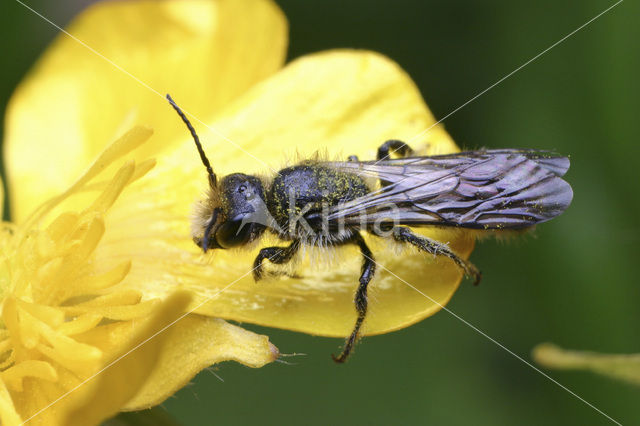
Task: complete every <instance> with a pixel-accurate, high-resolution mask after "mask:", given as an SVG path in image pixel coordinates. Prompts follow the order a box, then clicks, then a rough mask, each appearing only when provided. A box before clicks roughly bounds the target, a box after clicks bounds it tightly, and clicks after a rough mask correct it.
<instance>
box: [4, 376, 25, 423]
mask: <svg viewBox="0 0 640 426" xmlns="http://www.w3.org/2000/svg"><path fill="white" fill-rule="evenodd" d="M0 423H2V424H3V425H4V426H17V425H21V424H22V419H21V418H20V414H18V411H17V410H16V407H15V406H14V405H13V401H12V399H11V395H10V394H9V390H8V389H7V387H6V385H5V384H4V382H3V381H2V380H0Z"/></svg>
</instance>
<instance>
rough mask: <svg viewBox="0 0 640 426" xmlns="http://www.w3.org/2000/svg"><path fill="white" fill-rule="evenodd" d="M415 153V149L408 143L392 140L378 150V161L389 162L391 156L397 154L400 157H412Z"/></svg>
mask: <svg viewBox="0 0 640 426" xmlns="http://www.w3.org/2000/svg"><path fill="white" fill-rule="evenodd" d="M389 150H391V152H389ZM413 153H414V151H413V149H411V147H410V146H409V145H407V144H406V143H404V142H402V141H399V140H397V139H390V140H388V141H386V142H385V143H383V144H382V145H380V148H378V156H377V160H378V161H381V160H388V159H389V158H391V154H397V155H398V156H400V157H410V156H412V155H413Z"/></svg>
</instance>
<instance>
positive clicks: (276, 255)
mask: <svg viewBox="0 0 640 426" xmlns="http://www.w3.org/2000/svg"><path fill="white" fill-rule="evenodd" d="M299 249H300V241H299V240H294V241H293V242H292V243H291V244H289V245H288V246H287V247H265V248H263V249H261V250H260V252H259V253H258V256H256V259H255V260H254V261H253V279H254V280H255V281H256V282H258V281H260V280H261V279H262V278H263V277H264V267H263V265H262V261H263V260H265V259H266V260H268V261H269V262H271V263H274V264H276V265H283V264H285V263H288V262H289V261H291V259H293V256H295V254H296V253H297V252H298V250H299Z"/></svg>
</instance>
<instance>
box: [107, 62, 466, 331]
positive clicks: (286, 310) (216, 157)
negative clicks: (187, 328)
mask: <svg viewBox="0 0 640 426" xmlns="http://www.w3.org/2000/svg"><path fill="white" fill-rule="evenodd" d="M174 120H175V121H176V125H178V126H180V125H181V123H180V122H179V120H178V118H177V117H175V119H174ZM434 123H435V120H434V118H433V116H432V115H431V113H430V112H429V110H428V109H427V107H426V105H425V104H424V102H423V100H422V98H421V96H420V93H419V92H418V90H417V89H416V87H415V85H414V84H413V82H412V81H411V79H410V78H409V77H408V76H407V75H406V74H405V73H404V72H403V71H402V70H401V69H400V68H399V67H398V66H397V65H396V64H394V63H393V62H391V61H390V60H388V59H387V58H385V57H382V56H380V55H378V54H375V53H370V52H361V51H332V52H326V53H321V54H316V55H312V56H307V57H304V58H302V59H299V60H297V61H294V62H293V63H291V64H290V65H288V66H287V67H286V68H284V69H283V70H282V71H281V72H280V73H278V74H277V75H275V76H273V77H272V78H270V79H267V80H265V81H264V82H262V83H260V84H259V85H257V86H255V87H254V88H253V89H251V90H250V91H249V92H248V93H247V94H246V95H245V96H243V97H242V98H241V99H239V100H238V101H237V103H236V104H235V105H234V106H233V107H232V108H231V109H230V110H228V111H227V112H225V115H224V116H223V117H222V118H221V119H220V120H219V121H217V122H215V123H214V126H216V128H219V129H223V130H224V132H225V134H228V135H230V136H231V137H232V139H233V140H235V141H238V143H241V144H242V146H243V147H244V148H245V149H246V150H248V151H249V152H250V153H251V154H253V155H254V156H256V157H257V158H260V159H262V160H263V161H265V162H266V163H267V164H268V166H269V167H271V168H274V169H279V168H281V167H282V166H284V165H285V164H284V162H285V160H286V158H287V156H289V158H293V157H294V156H295V155H294V154H295V152H296V151H298V152H300V153H301V154H302V155H303V156H306V155H310V154H311V153H313V152H314V151H316V150H326V151H327V152H328V156H329V157H330V158H343V159H344V158H346V156H347V155H350V154H357V155H359V156H360V158H361V159H371V158H374V156H375V150H376V149H377V147H378V146H379V145H380V144H381V143H382V142H383V141H384V140H386V139H389V138H398V139H405V140H408V139H410V138H411V137H412V136H414V135H416V134H418V133H420V132H421V131H422V130H424V129H426V128H428V127H430V126H431V125H433V124H434ZM189 139H190V136H189V135H188V134H187V132H186V131H185V135H184V139H183V140H184V146H180V147H179V148H178V149H176V151H175V152H173V153H171V154H170V155H167V156H163V157H162V158H160V159H159V161H158V167H157V168H156V169H154V170H153V171H151V172H150V175H149V176H148V179H144V182H143V181H140V185H139V186H136V188H137V189H136V190H133V189H132V191H130V192H127V193H125V194H123V197H122V199H121V202H120V203H119V204H117V205H115V206H114V208H113V211H112V213H113V216H112V217H113V218H114V220H113V221H112V222H111V223H110V225H109V227H108V229H109V233H108V234H107V235H105V241H110V240H111V239H113V240H114V241H119V240H121V239H122V238H128V239H129V240H130V241H131V242H130V244H127V246H126V247H118V250H119V251H118V253H116V252H115V251H113V250H112V249H110V248H109V247H110V246H112V244H106V245H105V246H104V247H102V248H101V249H100V250H101V251H100V255H101V256H102V257H103V258H105V259H108V258H110V257H116V256H119V255H122V254H123V253H121V252H120V250H123V249H124V250H127V251H128V252H130V253H131V255H135V254H139V253H144V256H142V257H140V256H139V257H138V260H137V262H134V264H133V266H132V269H131V272H130V274H129V275H128V276H127V278H126V279H125V282H124V283H127V284H126V285H129V286H131V287H134V288H137V289H139V290H140V291H141V292H142V293H143V294H146V295H148V297H156V296H162V295H163V294H166V293H167V292H170V291H171V290H172V289H175V285H176V282H175V281H176V280H177V281H178V282H179V283H180V284H181V285H182V286H183V287H184V288H188V289H190V290H192V291H194V292H195V293H196V294H197V295H198V296H199V297H198V298H197V303H198V304H199V303H200V302H204V301H206V300H207V299H210V298H211V299H212V300H211V301H210V302H209V303H206V304H205V305H204V306H201V307H200V308H199V309H198V311H197V312H198V313H201V314H206V315H211V316H216V317H222V318H227V319H233V320H238V321H246V322H252V323H258V324H262V325H268V326H275V327H281V328H287V329H292V330H299V331H304V332H308V333H313V334H323V335H328V336H345V335H346V334H347V333H349V332H350V331H351V328H352V327H353V323H354V321H355V316H356V314H355V309H354V306H353V295H354V293H355V289H356V287H357V284H358V276H359V271H360V264H361V257H360V256H359V254H358V251H357V250H356V249H355V248H353V247H346V248H344V249H341V250H340V251H339V252H338V253H333V257H334V260H335V262H334V263H333V264H330V263H327V262H325V261H323V258H322V257H320V258H318V257H316V259H315V260H314V263H316V264H317V265H318V266H317V267H316V268H315V269H313V268H311V267H310V266H309V261H308V258H307V260H306V261H305V263H303V264H302V265H300V267H299V268H298V270H297V271H296V272H297V273H298V274H300V275H303V278H302V279H281V280H277V281H269V282H261V283H259V284H256V283H255V282H254V281H253V279H252V277H251V273H250V270H251V268H252V264H253V259H254V257H255V256H256V254H257V251H258V249H259V248H260V246H258V247H255V248H253V249H251V250H249V251H245V252H240V251H235V250H226V251H225V250H217V251H215V252H214V254H213V255H212V256H211V257H202V256H201V255H200V254H199V250H198V248H197V247H196V246H195V245H194V244H193V242H192V241H191V238H190V232H189V224H188V221H187V219H186V218H188V217H189V216H190V214H191V212H190V208H191V205H192V204H193V202H194V201H195V200H196V199H199V198H200V197H202V194H203V193H204V190H205V189H206V185H207V181H206V174H205V171H204V168H203V167H202V165H201V164H200V163H199V158H198V155H197V153H196V151H195V149H194V148H193V142H191V141H190V140H189ZM202 139H204V143H205V147H206V150H207V152H208V153H209V156H210V158H211V159H212V163H213V167H214V169H215V170H217V171H218V172H219V173H220V174H226V173H231V172H249V173H252V172H256V171H261V172H264V173H270V172H269V171H268V170H269V167H265V166H263V165H261V164H259V163H258V162H257V161H256V160H255V159H253V158H251V157H250V156H248V155H247V154H244V153H242V152H240V151H238V150H237V149H236V148H234V147H233V146H231V145H229V144H228V143H225V142H221V141H219V140H217V139H211V138H207V137H204V138H202ZM413 145H414V146H415V147H416V148H417V149H419V150H421V151H422V152H428V153H445V152H451V151H455V150H457V148H456V146H455V144H454V143H453V141H452V140H451V138H450V137H449V136H448V135H447V133H446V132H445V131H444V129H442V127H441V126H436V127H434V128H433V129H432V131H429V132H427V133H426V134H425V135H424V137H422V138H421V139H419V140H418V141H415V142H414V143H413ZM283 153H284V154H283ZM167 194H171V196H167ZM141 200H144V202H141ZM141 217H142V218H147V219H146V221H141V220H139V219H135V218H141ZM116 218H117V219H116ZM424 233H425V235H429V236H431V237H434V238H436V239H438V240H440V241H442V242H448V243H450V245H451V247H452V248H453V249H454V250H455V251H456V252H458V253H459V254H460V255H461V256H463V257H467V256H468V255H469V253H470V252H471V250H472V248H473V236H472V235H470V234H469V233H466V232H464V231H459V230H438V229H430V230H425V231H424ZM159 239H160V240H159ZM369 241H370V242H371V243H372V249H373V250H374V254H375V257H376V259H377V261H378V262H380V263H381V265H383V267H380V268H378V270H379V274H378V277H377V278H376V279H375V280H374V282H373V284H372V285H371V292H370V294H371V297H370V299H371V305H370V307H371V311H370V315H369V316H368V320H367V323H366V330H365V331H366V333H367V334H375V333H383V332H386V331H390V330H394V329H398V328H402V327H405V326H407V325H410V324H412V323H414V322H416V321H419V320H421V319H423V318H425V317H427V316H429V315H432V314H433V313H435V312H437V311H438V310H439V309H440V305H441V304H446V303H447V302H448V300H449V299H450V297H451V296H452V295H453V293H454V291H455V290H456V288H457V286H458V284H459V282H460V280H461V277H462V273H461V272H460V270H459V269H458V268H457V267H456V266H455V265H453V263H452V262H450V261H448V260H446V259H434V258H433V257H432V256H425V255H423V254H419V253H416V252H414V251H412V250H407V251H406V252H404V253H403V254H402V255H398V254H397V252H395V251H394V250H392V249H390V248H389V247H388V244H387V243H386V242H384V241H382V242H378V240H377V239H375V238H369ZM269 243H273V241H271V242H270V241H265V242H264V243H263V244H262V245H261V246H266V245H267V244H269ZM276 244H281V245H282V243H278V242H276ZM385 268H388V269H389V270H391V271H392V272H393V273H395V274H397V275H398V276H400V277H401V278H402V279H404V280H406V281H408V282H409V283H411V284H412V285H414V286H416V287H417V288H418V289H419V290H420V291H421V292H423V293H424V294H425V295H426V296H427V297H425V296H423V295H421V294H419V293H417V292H416V291H415V290H413V289H412V288H410V287H409V286H407V285H406V284H404V283H403V282H402V281H400V280H399V279H397V278H396V277H395V276H394V275H392V273H390V272H387V271H386V270H385ZM159 272H163V273H164V274H165V275H164V276H165V279H161V280H158V279H153V280H151V279H149V278H148V277H150V276H153V277H157V276H158V275H160V276H163V274H159ZM229 285H230V287H229V288H228V289H226V287H227V286H229ZM428 297H430V298H432V299H433V300H429V299H428Z"/></svg>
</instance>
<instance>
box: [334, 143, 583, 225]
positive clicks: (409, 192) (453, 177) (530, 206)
mask: <svg viewBox="0 0 640 426" xmlns="http://www.w3.org/2000/svg"><path fill="white" fill-rule="evenodd" d="M328 165H329V166H331V167H335V168H338V169H340V170H343V171H345V172H349V173H355V174H358V175H360V176H362V177H369V178H376V179H380V180H381V181H383V182H384V183H385V184H386V186H383V187H382V188H380V189H378V190H376V191H374V192H372V193H370V194H367V195H366V196H363V197H360V198H357V199H355V200H352V201H348V202H345V203H341V204H339V205H337V206H334V207H332V208H330V209H329V211H328V221H329V224H330V225H333V226H335V225H337V224H339V223H343V224H345V225H354V224H362V225H363V226H367V225H371V224H373V223H375V222H381V221H383V222H394V223H396V224H401V225H447V226H460V227H466V228H477V229H518V228H524V227H528V226H532V225H535V224H536V223H540V222H544V221H547V220H549V219H552V218H553V217H555V216H557V215H559V214H560V213H562V212H563V211H564V210H565V209H566V208H567V207H568V206H569V204H570V203H571V199H572V198H573V192H572V190H571V187H570V186H569V184H568V183H567V182H565V181H564V180H563V179H562V178H561V176H563V175H564V174H565V173H566V171H567V170H568V169H569V159H568V158H567V157H563V156H560V155H558V154H555V153H553V152H547V151H535V150H488V151H471V152H461V153H456V154H448V155H439V156H432V157H409V158H402V159H395V160H385V161H368V162H358V161H354V162H330V163H328Z"/></svg>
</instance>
